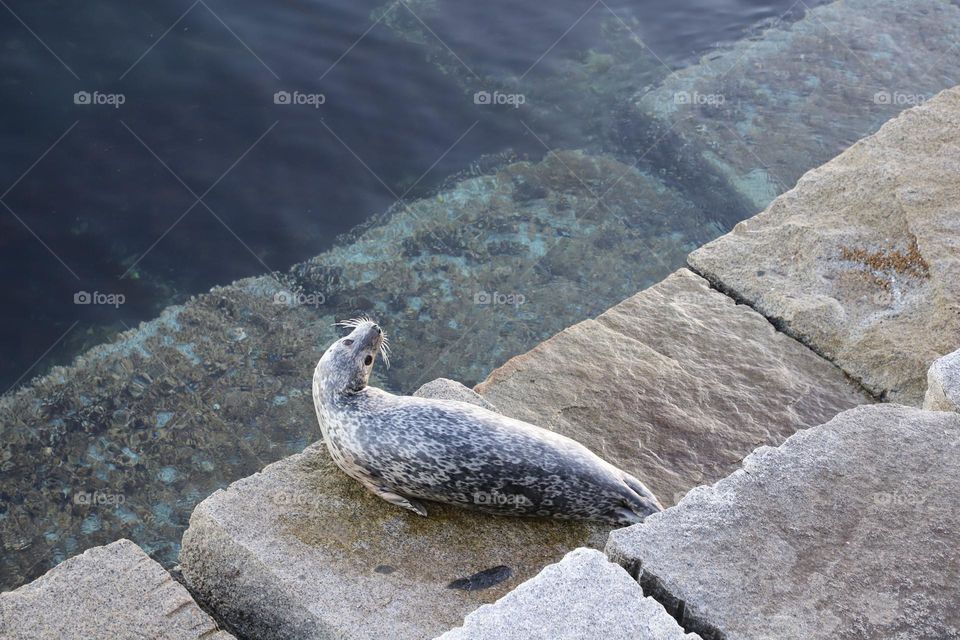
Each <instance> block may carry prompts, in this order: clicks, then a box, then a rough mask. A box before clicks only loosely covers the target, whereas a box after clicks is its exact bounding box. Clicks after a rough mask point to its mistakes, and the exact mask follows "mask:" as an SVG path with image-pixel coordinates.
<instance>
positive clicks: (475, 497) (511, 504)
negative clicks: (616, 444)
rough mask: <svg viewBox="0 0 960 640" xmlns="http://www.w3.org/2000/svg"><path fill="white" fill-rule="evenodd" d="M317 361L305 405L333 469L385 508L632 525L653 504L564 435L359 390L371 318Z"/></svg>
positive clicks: (369, 352)
mask: <svg viewBox="0 0 960 640" xmlns="http://www.w3.org/2000/svg"><path fill="white" fill-rule="evenodd" d="M341 324H342V325H343V326H346V327H349V328H351V329H352V331H351V332H350V334H349V335H347V336H346V337H344V338H341V339H339V340H337V341H336V342H334V343H333V344H332V345H330V347H329V348H328V349H327V350H326V352H325V353H324V354H323V357H322V358H320V362H319V363H318V364H317V367H316V370H315V371H314V374H313V402H314V406H315V407H316V410H317V419H318V420H319V421H320V429H321V430H322V431H323V439H324V441H325V442H326V444H327V449H328V450H329V451H330V455H331V456H332V458H333V460H334V462H336V464H337V466H339V467H340V468H341V469H343V471H344V472H346V474H347V475H349V476H350V477H352V478H354V479H356V480H358V481H359V482H360V483H361V484H363V486H365V487H366V488H367V489H369V490H370V491H371V492H373V493H374V494H375V495H377V496H380V497H381V498H383V499H384V500H386V501H387V502H390V503H391V504H395V505H398V506H401V507H404V508H406V509H409V510H411V511H413V512H415V513H418V514H420V515H422V516H426V515H427V509H426V507H425V506H424V505H423V504H422V503H421V502H420V500H432V501H434V502H442V503H446V504H453V505H457V506H461V507H467V508H472V509H477V510H480V511H485V512H488V513H496V514H500V515H521V516H545V517H553V518H560V519H568V520H593V521H598V522H605V523H609V524H616V525H628V524H634V523H637V522H641V521H642V520H643V518H644V517H646V516H647V515H649V514H651V513H655V512H657V511H661V510H662V509H663V507H662V506H661V505H660V503H659V502H658V501H657V499H656V497H654V495H653V494H652V493H651V492H650V490H649V489H647V488H646V487H645V486H644V485H643V483H642V482H640V481H639V480H637V479H636V478H634V477H633V476H631V475H630V474H628V473H626V472H624V471H621V470H620V469H618V468H617V467H615V466H613V465H612V464H610V463H609V462H606V461H605V460H603V459H602V458H600V457H599V456H597V455H596V454H594V453H593V452H592V451H590V450H589V449H587V448H586V447H584V446H583V445H581V444H580V443H578V442H576V441H574V440H571V439H570V438H567V437H565V436H562V435H560V434H557V433H554V432H552V431H548V430H546V429H541V428H540V427H536V426H534V425H532V424H529V423H526V422H522V421H520V420H514V419H513V418H508V417H506V416H503V415H500V414H498V413H495V412H493V411H489V410H487V409H484V408H482V407H478V406H475V405H472V404H468V403H465V402H459V401H456V400H433V399H428V398H417V397H413V396H397V395H393V394H391V393H387V392H386V391H383V390H382V389H377V388H375V387H370V386H368V382H369V379H370V372H371V371H372V369H373V364H374V362H375V360H376V358H377V354H378V353H379V354H382V355H383V357H384V359H385V360H386V357H387V351H388V347H387V339H386V336H385V335H384V334H383V331H382V330H381V329H380V327H379V326H378V325H377V324H376V323H374V322H373V321H372V320H369V319H367V318H359V319H356V320H350V321H347V322H345V323H341Z"/></svg>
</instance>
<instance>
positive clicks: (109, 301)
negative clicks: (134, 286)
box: [73, 291, 127, 309]
mask: <svg viewBox="0 0 960 640" xmlns="http://www.w3.org/2000/svg"><path fill="white" fill-rule="evenodd" d="M126 301H127V296H125V295H123V294H122V293H101V292H100V291H94V292H93V293H90V292H89V291H77V292H76V293H75V294H73V304H96V305H106V306H109V307H113V308H114V309H119V308H120V305H122V304H123V303H125V302H126Z"/></svg>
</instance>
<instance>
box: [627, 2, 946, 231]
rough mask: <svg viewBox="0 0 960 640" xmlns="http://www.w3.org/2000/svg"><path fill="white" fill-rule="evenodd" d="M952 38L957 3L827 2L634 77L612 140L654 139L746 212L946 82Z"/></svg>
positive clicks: (643, 145)
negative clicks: (659, 72) (730, 192)
mask: <svg viewBox="0 0 960 640" xmlns="http://www.w3.org/2000/svg"><path fill="white" fill-rule="evenodd" d="M799 6H800V8H803V7H805V6H806V5H803V4H801V5H799ZM958 40H960V8H958V7H957V6H955V5H954V4H952V3H950V2H948V1H946V0H910V1H908V2H905V1H904V0H842V1H840V2H830V3H827V4H825V5H823V6H818V7H814V8H812V9H808V10H807V12H806V15H805V16H804V17H803V18H802V19H801V20H798V21H796V22H793V23H792V24H784V23H780V22H777V23H774V24H773V25H771V26H770V27H769V28H768V29H766V30H763V31H761V32H760V33H758V34H756V36H755V37H750V38H743V39H741V40H739V41H738V42H736V43H734V44H733V45H731V46H730V47H729V49H727V50H722V49H721V50H719V51H713V52H711V54H710V55H709V56H705V57H704V58H703V59H702V60H701V62H700V63H699V64H696V65H692V66H690V67H687V68H686V69H681V70H678V71H676V72H675V73H672V74H670V75H669V76H667V77H666V78H665V79H664V81H663V83H662V84H660V85H659V86H658V87H656V88H654V89H653V90H652V91H651V90H648V88H646V87H643V86H642V85H639V86H638V91H637V93H636V96H635V98H634V104H635V114H634V115H633V116H632V117H626V118H621V121H622V122H624V125H623V127H624V128H623V131H622V137H623V138H624V139H627V140H631V139H634V140H635V144H634V146H635V147H636V148H637V149H638V150H640V151H642V150H644V149H647V148H648V146H649V145H650V144H651V142H652V141H655V140H658V139H660V138H661V137H663V138H664V139H665V140H667V141H669V144H668V145H667V147H668V151H667V152H666V153H664V157H663V158H662V160H661V161H662V162H663V163H666V164H669V163H670V162H671V161H672V162H675V163H676V164H677V170H678V171H680V172H681V173H689V171H690V169H692V168H693V167H695V166H698V165H699V166H702V170H703V171H704V172H714V173H716V174H718V175H722V176H725V177H726V180H727V181H728V182H729V184H731V185H732V186H733V187H734V188H735V189H736V190H737V191H738V192H739V193H741V194H743V195H744V196H746V197H747V198H748V200H749V202H751V203H752V210H750V211H744V212H743V214H744V215H749V214H752V213H754V212H756V211H759V210H761V209H763V208H764V207H766V206H767V205H768V204H769V203H770V201H771V200H772V199H773V198H774V197H775V196H777V195H778V194H780V193H782V192H784V191H786V190H787V189H790V188H792V187H793V185H794V184H795V183H796V181H797V179H799V178H800V176H801V175H803V173H804V172H806V171H807V170H809V169H811V168H813V167H816V166H818V165H820V164H822V163H824V162H827V161H828V160H829V159H830V158H832V157H834V156H835V155H837V154H838V153H840V152H841V151H842V150H843V149H844V148H846V147H847V146H848V145H850V144H851V143H853V142H854V141H856V140H858V139H860V138H862V137H863V136H866V135H869V134H871V133H873V132H875V131H876V130H877V128H878V127H879V126H880V125H881V124H883V123H884V122H885V121H886V120H888V119H889V118H891V117H893V116H894V115H896V114H897V113H899V112H901V111H903V110H904V109H906V108H908V107H911V106H914V105H915V104H918V103H920V102H922V101H924V100H926V99H929V98H930V97H932V96H933V95H934V94H936V93H937V92H939V91H941V90H943V89H946V88H948V87H951V86H953V85H954V84H956V82H957V76H956V74H954V72H953V69H955V68H956V67H957V66H958V65H960V49H958V48H957V47H956V46H955V44H956V42H957V41H958ZM671 155H672V158H671V157H670V156H671ZM658 159H659V158H658Z"/></svg>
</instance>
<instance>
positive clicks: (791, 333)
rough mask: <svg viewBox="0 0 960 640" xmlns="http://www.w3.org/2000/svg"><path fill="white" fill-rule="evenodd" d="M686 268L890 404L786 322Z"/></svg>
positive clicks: (691, 267) (707, 276) (873, 396)
mask: <svg viewBox="0 0 960 640" xmlns="http://www.w3.org/2000/svg"><path fill="white" fill-rule="evenodd" d="M686 268H687V269H689V270H690V271H691V272H692V273H694V274H696V275H697V276H699V277H701V278H703V279H704V280H705V281H706V282H707V284H708V285H709V286H710V288H711V289H713V290H714V291H716V292H717V293H720V294H723V295H724V296H726V297H728V298H730V299H731V300H732V301H733V302H734V303H735V304H742V305H743V306H745V307H749V308H750V309H751V310H753V311H754V312H756V313H757V314H758V315H760V317H762V318H763V319H764V320H766V321H767V322H769V323H770V326H772V327H773V328H774V329H775V330H776V331H777V333H781V334H783V335H785V336H787V337H788V338H790V339H791V340H794V341H795V342H797V343H799V344H800V345H802V346H803V347H805V348H807V349H808V350H810V351H811V352H813V353H814V354H816V355H817V356H819V357H820V358H822V359H823V360H826V361H827V362H829V363H830V364H832V365H833V366H834V367H836V369H837V371H839V372H840V373H841V374H843V377H844V378H846V379H847V380H849V381H850V382H851V383H852V384H855V385H856V386H857V388H858V389H860V390H861V391H863V392H864V393H865V394H866V395H867V396H869V397H870V398H871V399H873V400H874V401H876V402H888V398H887V393H886V392H885V391H884V392H882V393H880V394H877V393H875V392H874V391H873V390H872V389H870V388H869V387H867V385H866V384H864V382H863V380H861V379H860V378H857V377H856V376H854V375H853V374H851V373H850V372H849V371H847V370H846V369H844V368H843V367H841V366H840V365H839V364H837V363H836V362H834V360H833V358H831V357H830V356H828V355H827V354H825V353H823V352H822V351H821V350H820V349H818V348H817V347H816V345H814V344H812V343H811V342H809V341H808V340H807V339H805V338H804V337H803V336H802V335H800V334H798V333H796V332H794V331H792V330H790V328H789V327H788V326H787V324H786V323H785V322H784V321H782V320H780V319H778V318H772V317H770V316H768V315H767V314H765V313H764V312H763V311H761V310H760V309H758V308H757V307H756V306H754V304H753V303H752V302H750V300H748V299H746V298H745V297H743V296H742V295H740V294H738V293H737V292H736V291H734V290H733V288H731V287H728V286H726V285H725V284H724V283H723V282H721V281H720V279H719V278H717V277H715V276H712V275H710V274H708V273H704V272H703V271H700V270H699V269H697V268H696V267H695V266H694V265H693V264H692V263H691V262H690V260H687V264H686Z"/></svg>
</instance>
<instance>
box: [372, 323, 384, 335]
mask: <svg viewBox="0 0 960 640" xmlns="http://www.w3.org/2000/svg"><path fill="white" fill-rule="evenodd" d="M373 330H374V331H376V332H377V334H381V333H383V329H381V328H380V325H378V324H375V325H373Z"/></svg>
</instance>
